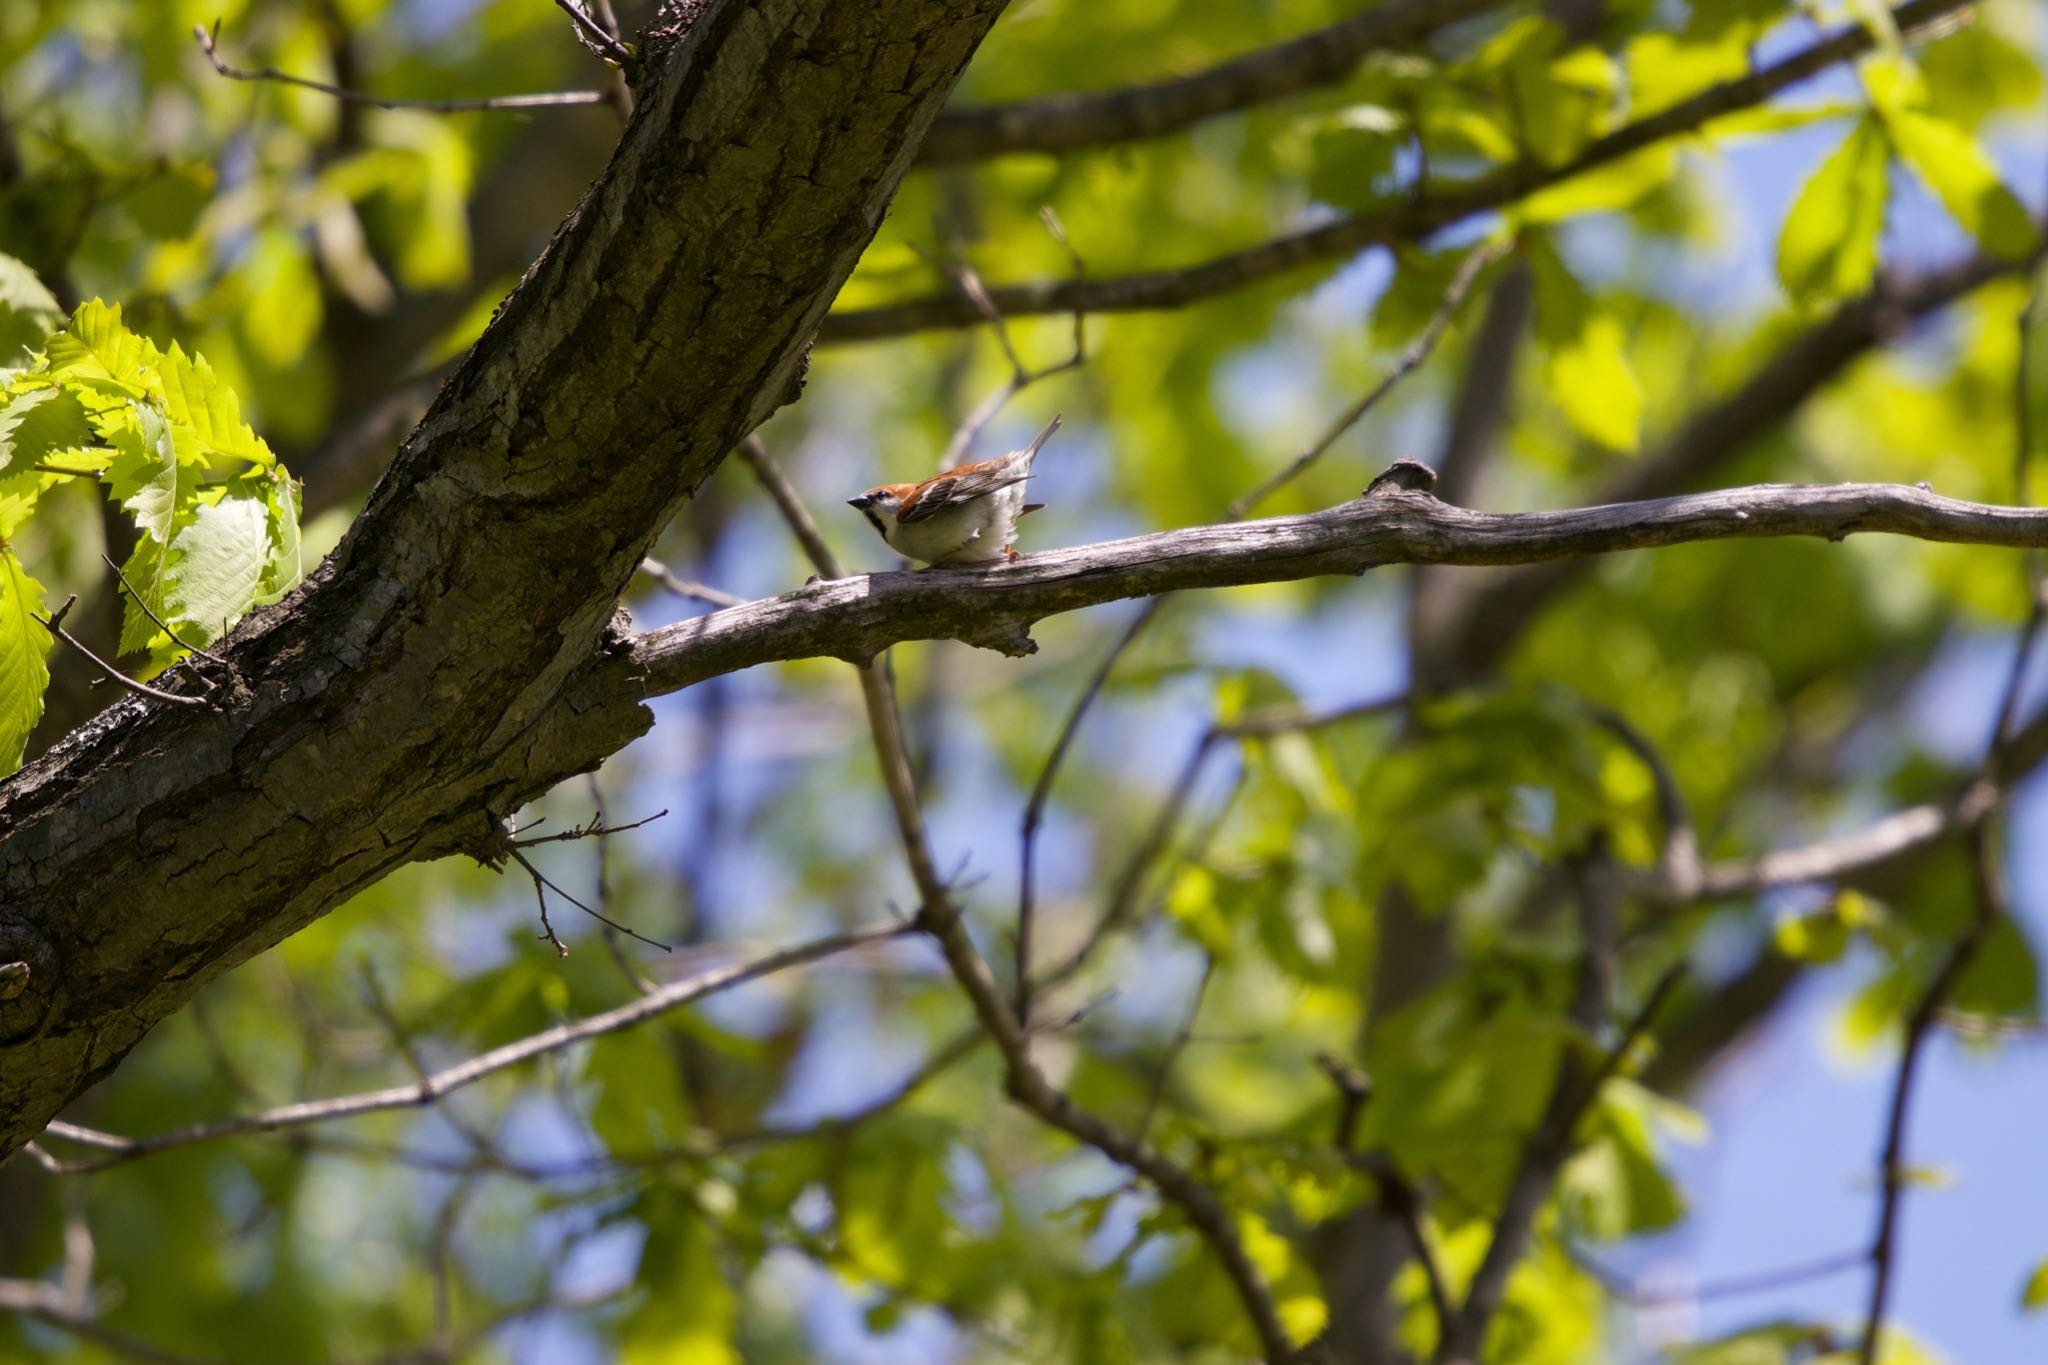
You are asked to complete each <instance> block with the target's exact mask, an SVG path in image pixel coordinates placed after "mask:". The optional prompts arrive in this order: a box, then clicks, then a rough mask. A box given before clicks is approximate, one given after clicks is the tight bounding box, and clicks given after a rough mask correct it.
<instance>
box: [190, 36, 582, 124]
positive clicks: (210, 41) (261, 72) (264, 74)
mask: <svg viewBox="0 0 2048 1365" xmlns="http://www.w3.org/2000/svg"><path fill="white" fill-rule="evenodd" d="M192 36H193V37H194V38H197V39H198V40H199V50H200V51H201V52H204V53H205V54H206V60H207V61H209V62H211V63H212V64H213V69H214V71H215V72H216V73H217V74H219V75H222V76H225V77H227V78H228V79H229V80H231V81H270V82H273V83H275V84H278V85H296V86H298V87H299V88H300V89H303V90H315V91H318V92H319V93H320V94H323V95H329V96H332V97H333V98H335V99H338V100H341V101H344V102H345V103H348V104H367V105H371V106H374V107H375V108H378V109H424V110H427V111H428V112H430V113H436V114H468V113H480V112H489V111H493V110H507V109H559V108H565V107H569V106H573V105H584V104H602V103H604V102H605V100H606V98H607V96H606V95H605V92H604V91H602V90H557V91H552V92H550V93H547V94H540V95H488V96H484V97H481V98H478V99H458V100H416V99H400V98H397V97H394V96H387V95H371V94H367V93H365V92H363V91H361V90H348V89H345V88H343V87H342V86H339V85H329V84H328V83H327V82H325V81H315V80H308V79H307V78H306V77H304V76H294V75H291V74H290V73H289V72H284V71H279V70H278V69H277V68H276V67H274V66H266V67H262V68H259V69H250V68H246V67H238V66H229V65H228V64H227V63H226V62H224V61H222V60H221V56H220V52H219V49H218V46H217V44H218V43H219V40H220V20H218V19H216V20H214V21H213V29H212V31H211V32H209V31H208V30H207V29H206V28H204V27H203V26H201V25H198V24H195V25H193V27H192Z"/></svg>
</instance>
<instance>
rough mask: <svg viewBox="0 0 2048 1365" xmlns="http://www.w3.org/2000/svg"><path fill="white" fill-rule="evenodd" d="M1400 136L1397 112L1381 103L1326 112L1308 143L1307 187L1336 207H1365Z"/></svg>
mask: <svg viewBox="0 0 2048 1365" xmlns="http://www.w3.org/2000/svg"><path fill="white" fill-rule="evenodd" d="M1403 136H1404V133H1403V129H1402V123H1401V118H1400V116H1399V115H1398V114H1396V113H1395V112H1394V111H1393V110H1391V109H1385V108H1382V107H1380V106H1379V105H1374V104H1359V105H1353V106H1352V107H1351V108H1349V109H1344V110H1340V111H1338V112H1337V113H1336V114H1333V115H1330V116H1328V117H1327V118H1325V119H1324V120H1323V121H1322V123H1321V126H1320V127H1318V128H1317V130H1316V134H1315V137H1314V139H1313V140H1312V141H1311V142H1310V144H1309V173H1308V192H1309V193H1310V194H1311V195H1313V196H1315V197H1316V198H1317V199H1320V200H1322V201H1323V202H1324V203H1326V204H1335V205H1336V206H1338V207H1339V208H1347V209H1360V208H1364V207H1365V206H1366V205H1367V204H1369V203H1371V202H1372V200H1373V198H1374V194H1375V187H1376V186H1377V185H1378V182H1379V180H1380V177H1382V176H1384V175H1386V174H1387V173H1388V172H1389V171H1391V170H1393V168H1394V150H1395V148H1397V147H1399V146H1400V145H1401V139H1402V137H1403Z"/></svg>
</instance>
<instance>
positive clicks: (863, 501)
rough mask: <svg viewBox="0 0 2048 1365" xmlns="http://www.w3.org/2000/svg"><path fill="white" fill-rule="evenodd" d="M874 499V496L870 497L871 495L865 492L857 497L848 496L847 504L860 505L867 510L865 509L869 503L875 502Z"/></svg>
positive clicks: (851, 505) (859, 506)
mask: <svg viewBox="0 0 2048 1365" xmlns="http://www.w3.org/2000/svg"><path fill="white" fill-rule="evenodd" d="M873 501H874V499H873V498H871V497H869V496H868V495H867V494H865V493H863V494H861V495H860V496H859V497H857V498H848V499H847V500H846V505H847V506H848V507H858V508H860V509H861V510H863V511H865V510H866V509H867V505H868V504H869V503H871V502H873Z"/></svg>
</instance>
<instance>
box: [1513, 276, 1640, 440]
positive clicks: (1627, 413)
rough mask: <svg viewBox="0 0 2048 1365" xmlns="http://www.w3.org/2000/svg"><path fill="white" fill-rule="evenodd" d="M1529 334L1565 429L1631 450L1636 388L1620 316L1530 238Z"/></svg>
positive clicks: (1636, 418) (1636, 410)
mask: <svg viewBox="0 0 2048 1365" xmlns="http://www.w3.org/2000/svg"><path fill="white" fill-rule="evenodd" d="M1530 240H1531V245H1530V248H1529V253H1528V255H1529V266H1530V269H1531V271H1532V272H1533V274H1534V277H1535V284H1536V335H1537V339H1538V340H1539V341H1540V342H1541V343H1542V345H1543V349H1544V352H1545V356H1544V378H1545V381H1546V386H1547V388H1548V389H1549V391H1550V396H1551V397H1552V399H1554V400H1555V401H1556V403H1557V405H1558V407H1559V408H1560V409H1562V410H1563V412H1564V415H1565V418H1566V420H1567V421H1569V422H1570V423H1571V424H1572V426H1573V428H1574V429H1576V430H1577V431H1579V432H1580V433H1581V434H1582V435H1585V436H1588V437H1590V438H1592V439H1593V440H1595V441H1598V442H1599V443H1600V444H1601V445H1604V446H1606V447H1607V448H1608V449H1610V450H1634V449H1635V447H1636V442H1637V440H1638V439H1639V438H1640V436H1641V432H1642V420H1643V391H1642V386H1641V385H1640V384H1638V383H1637V382H1636V374H1635V368H1634V366H1632V365H1631V364H1630V363H1629V359H1628V349H1627V345H1626V338H1625V336H1624V335H1623V333H1622V328H1621V320H1620V319H1619V318H1617V317H1615V316H1614V314H1613V312H1612V310H1610V309H1608V308H1606V307H1604V306H1603V305H1602V304H1601V303H1600V302H1599V301H1598V300H1596V299H1595V298H1594V297H1593V296H1592V295H1591V294H1589V293H1588V292H1587V291H1586V289H1585V287H1584V286H1583V285H1581V284H1580V283H1579V282H1578V280H1577V279H1575V278H1574V277H1573V276H1572V274H1571V272H1570V271H1569V270H1568V269H1566V267H1565V264H1564V262H1563V261H1562V260H1561V259H1560V258H1559V257H1558V254H1557V251H1556V249H1555V248H1553V247H1552V246H1551V245H1550V243H1549V241H1548V240H1547V239H1544V238H1541V237H1532V238H1531V239H1530Z"/></svg>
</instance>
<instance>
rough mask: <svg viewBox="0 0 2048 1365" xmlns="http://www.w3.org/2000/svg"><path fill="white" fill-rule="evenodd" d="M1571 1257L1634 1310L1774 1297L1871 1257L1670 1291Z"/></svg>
mask: <svg viewBox="0 0 2048 1365" xmlns="http://www.w3.org/2000/svg"><path fill="white" fill-rule="evenodd" d="M1571 1257H1572V1259H1573V1260H1574V1261H1575V1262H1577V1263H1578V1264H1579V1265H1581V1266H1583V1267H1585V1269H1586V1270H1587V1271H1589V1272H1590V1273H1591V1274H1592V1275H1593V1277H1594V1278H1595V1279H1597V1280H1599V1281H1600V1283H1601V1285H1602V1286H1604V1287H1605V1288H1606V1290H1607V1291H1608V1292H1609V1293H1610V1294H1613V1295H1614V1296H1615V1297H1616V1298H1619V1299H1622V1300H1625V1301H1626V1302H1628V1303H1629V1304H1631V1305H1633V1306H1636V1307H1640V1308H1654V1307H1658V1306H1660V1305H1663V1304H1696V1303H1706V1302H1708V1301H1710V1300H1713V1299H1739V1298H1742V1297H1744V1296H1746V1295H1749V1294H1770V1293H1775V1292H1777V1291H1779V1290H1782V1289H1785V1288H1787V1287H1788V1286H1791V1285H1795V1284H1803V1283H1805V1282H1807V1281H1809V1280H1824V1279H1828V1278H1831V1277H1833V1276H1835V1275H1841V1274H1844V1273H1846V1272H1848V1271H1851V1270H1855V1269H1857V1268H1858V1267H1860V1266H1863V1265H1865V1264H1867V1263H1868V1262H1869V1260H1870V1253H1869V1252H1868V1251H1844V1252H1838V1253H1836V1254H1835V1255H1833V1256H1820V1257H1816V1258H1814V1259H1813V1260H1810V1261H1799V1262H1795V1263H1794V1264H1792V1265H1785V1266H1779V1267H1777V1268H1775V1269H1772V1270H1758V1271H1753V1272H1751V1273H1750V1274H1747V1275H1731V1276H1729V1277H1728V1278H1727V1279H1723V1280H1707V1281H1705V1282H1703V1283H1701V1284H1697V1285H1691V1286H1687V1287H1684V1288H1678V1287H1673V1288H1670V1289H1659V1288H1650V1289H1638V1288H1637V1287H1636V1286H1635V1284H1634V1283H1633V1282H1631V1281H1630V1280H1629V1279H1627V1278H1626V1277H1624V1276H1620V1275H1616V1274H1614V1273H1613V1272H1612V1271H1610V1270H1607V1269H1606V1268H1604V1267H1602V1266H1599V1265H1597V1264H1595V1263H1594V1262H1592V1261H1590V1260H1588V1259H1587V1257H1586V1255H1585V1253H1584V1252H1582V1251H1579V1250H1578V1249H1576V1248H1573V1249H1571Z"/></svg>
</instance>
